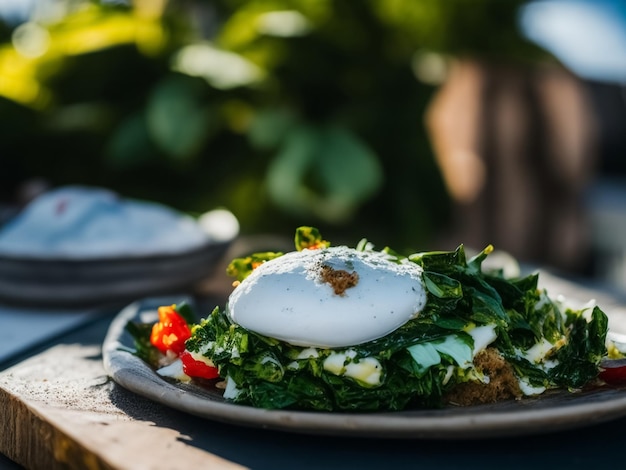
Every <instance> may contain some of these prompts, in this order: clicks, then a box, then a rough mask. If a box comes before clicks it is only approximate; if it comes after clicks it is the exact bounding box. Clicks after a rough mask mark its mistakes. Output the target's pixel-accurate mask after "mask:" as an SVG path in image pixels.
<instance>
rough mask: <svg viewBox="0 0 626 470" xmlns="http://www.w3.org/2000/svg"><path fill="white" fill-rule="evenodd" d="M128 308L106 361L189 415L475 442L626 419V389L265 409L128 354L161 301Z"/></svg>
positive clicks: (136, 388) (128, 384)
mask: <svg viewBox="0 0 626 470" xmlns="http://www.w3.org/2000/svg"><path fill="white" fill-rule="evenodd" d="M176 302H177V300H175V299H174V300H173V299H168V300H162V301H159V300H154V299H152V300H150V299H149V300H147V301H143V302H138V303H134V304H132V305H130V306H128V307H127V308H125V309H124V310H123V311H122V312H121V313H120V314H119V315H118V316H117V317H116V318H115V319H114V321H113V322H112V323H111V326H110V329H109V331H108V334H107V336H106V339H105V341H104V345H103V356H104V366H105V369H106V370H107V372H108V374H109V375H110V376H111V377H112V378H113V380H115V382H117V383H118V384H119V385H121V386H123V387H124V388H126V389H128V390H130V391H132V392H135V393H137V394H139V395H142V396H144V397H146V398H149V399H151V400H154V401H155V402H158V403H161V404H163V405H166V406H168V407H172V408H175V409H178V410H181V411H184V412H186V413H190V414H192V415H196V416H200V417H203V418H207V419H210V420H214V421H221V422H226V423H231V424H237V425H243V426H250V427H258V428H267V429H276V430H283V431H289V432H299V433H307V434H325V435H344V436H367V437H384V438H419V439H476V438H488V437H502V436H515V435H525V434H537V433H546V432H551V431H558V430H563V429H572V428H576V427H583V426H588V425H592V424H597V423H601V422H604V421H609V420H612V419H616V418H619V417H622V416H626V386H625V387H623V388H602V389H595V390H590V391H586V392H579V393H566V392H558V393H549V394H545V395H544V396H542V397H541V398H537V399H524V400H520V401H510V402H503V403H498V404H495V405H484V406H472V407H450V408H445V409H440V410H416V411H403V412H393V413H353V414H347V413H320V412H302V411H284V410H264V409H257V408H252V407H248V406H241V405H236V404H233V403H229V402H227V401H225V400H224V399H223V398H222V397H221V394H220V393H219V391H218V390H211V389H207V388H204V387H199V386H194V385H182V384H177V383H171V382H168V381H166V380H164V379H162V378H161V377H160V376H158V375H157V374H156V373H155V372H154V371H153V370H152V369H151V368H150V367H149V366H148V365H147V364H146V363H144V362H143V361H141V360H140V359H138V358H137V357H135V356H134V355H133V354H131V353H130V352H128V349H129V348H131V347H132V338H131V337H130V335H128V334H127V333H126V332H125V331H124V326H125V325H126V323H127V322H128V321H129V320H135V321H137V320H140V321H143V322H146V321H155V320H156V318H157V315H156V310H155V308H156V306H158V304H171V303H176Z"/></svg>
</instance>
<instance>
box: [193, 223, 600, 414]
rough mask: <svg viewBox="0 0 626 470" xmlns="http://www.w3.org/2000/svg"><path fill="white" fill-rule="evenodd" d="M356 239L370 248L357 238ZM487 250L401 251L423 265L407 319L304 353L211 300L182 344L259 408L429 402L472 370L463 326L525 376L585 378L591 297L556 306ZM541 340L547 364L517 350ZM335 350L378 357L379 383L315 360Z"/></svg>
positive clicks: (595, 317)
mask: <svg viewBox="0 0 626 470" xmlns="http://www.w3.org/2000/svg"><path fill="white" fill-rule="evenodd" d="M297 234H298V235H296V238H295V241H296V245H297V246H301V245H302V244H303V243H304V244H305V245H306V244H308V243H316V242H319V241H321V240H322V237H321V234H320V233H319V231H317V230H316V229H314V228H312V227H301V228H299V229H298V231H297ZM359 246H360V247H361V249H371V248H368V244H367V243H366V242H362V243H361V244H360V245H359ZM491 250H492V248H491V247H487V248H486V249H485V250H484V251H483V252H481V253H479V254H478V255H477V256H475V257H473V258H472V259H470V260H469V261H468V260H467V259H466V257H465V253H464V249H463V247H462V246H460V247H459V248H458V249H457V250H455V251H452V252H428V253H420V254H415V255H411V256H409V257H408V260H410V261H409V262H414V263H417V264H419V265H420V266H422V267H423V269H424V282H425V286H426V289H427V292H428V294H427V295H428V301H427V304H426V306H425V308H424V310H423V311H422V312H421V313H420V315H419V316H418V317H417V318H415V319H414V320H411V321H409V322H407V323H406V324H404V325H403V326H401V327H399V328H398V329H397V330H395V331H393V332H392V333H390V334H388V335H387V336H384V337H382V338H379V339H376V340H373V341H370V342H368V343H364V344H360V345H355V346H352V347H350V348H347V349H340V350H330V349H320V348H317V349H316V350H315V354H311V353H310V350H309V349H306V348H303V347H298V346H293V345H290V344H287V343H284V342H282V341H278V340H275V339H272V338H267V337H264V336H262V335H259V334H256V333H254V332H251V331H247V330H245V329H244V328H242V327H241V326H239V325H236V324H232V323H231V321H230V320H229V318H228V316H227V314H226V312H225V311H223V310H220V309H218V308H216V309H215V310H214V311H213V312H212V313H211V315H209V316H208V317H207V318H206V319H204V320H203V321H202V322H201V323H200V324H199V325H197V326H195V327H194V328H193V331H192V338H191V339H190V340H189V341H188V342H187V347H188V348H189V349H190V350H192V351H200V350H203V351H206V353H205V354H206V355H207V357H210V358H211V359H212V360H213V362H214V363H215V364H216V365H217V366H218V367H219V370H220V375H221V376H222V377H224V378H228V380H232V381H233V382H234V384H236V388H237V389H238V391H239V394H238V395H237V396H236V397H234V398H233V399H234V400H235V401H236V402H238V403H245V404H250V405H253V406H258V407H263V408H299V409H313V410H345V411H351V410H359V411H364V410H398V409H404V408H406V407H423V406H438V405H440V404H441V400H442V397H443V396H444V395H445V393H446V392H447V391H449V390H451V389H452V388H453V387H454V386H455V385H457V384H459V383H462V382H465V381H467V380H473V379H474V378H475V377H474V375H475V374H474V373H473V372H472V370H473V369H472V366H471V361H472V354H473V353H472V350H473V347H474V340H473V337H472V336H471V331H472V329H473V328H474V327H478V326H486V327H489V328H490V329H491V330H490V331H495V332H496V333H497V339H496V340H495V341H494V342H493V343H492V344H491V346H492V347H495V348H497V349H498V351H499V352H500V354H501V355H502V356H503V357H504V358H505V359H506V360H507V361H508V362H509V363H510V364H511V366H512V368H513V370H514V371H515V373H516V374H518V376H519V377H520V378H523V379H524V381H526V382H527V383H528V385H531V386H534V387H546V388H555V387H561V388H566V389H567V388H577V387H581V386H583V385H584V384H585V383H587V382H588V381H590V380H591V379H593V378H594V377H595V376H596V375H597V372H598V364H599V362H600V359H601V358H602V357H603V356H604V355H605V354H606V350H605V336H606V332H607V318H606V315H604V313H603V312H602V311H601V310H600V309H599V308H597V307H596V308H594V309H593V310H592V311H591V312H587V311H584V310H580V311H574V310H571V309H563V308H562V306H561V305H560V304H558V303H556V302H553V301H552V300H551V299H550V298H549V297H548V296H547V294H546V293H545V292H542V291H540V290H539V289H538V288H537V275H536V274H532V275H529V276H526V277H523V278H520V279H513V280H508V279H505V278H503V277H502V275H501V273H495V274H493V273H484V272H483V271H482V268H481V264H482V262H483V261H484V259H485V258H486V257H487V255H488V254H489V253H490V252H491ZM385 252H386V253H388V254H389V256H390V257H392V258H393V256H397V258H396V261H398V262H401V261H402V260H404V261H405V262H406V261H407V258H405V257H403V256H401V255H393V254H392V253H393V250H385ZM274 255H276V254H274ZM274 255H272V256H274ZM276 256H280V255H276ZM259 259H260V258H259ZM250 262H251V259H248V260H246V261H239V263H241V266H243V267H242V268H239V269H238V270H234V271H233V272H234V273H235V274H237V275H238V276H239V277H241V274H242V273H243V272H245V273H249V268H250V267H251V264H250ZM468 332H469V333H468ZM542 341H548V342H549V343H550V344H551V345H552V347H553V350H552V352H551V353H550V354H549V355H548V356H547V357H546V358H545V359H549V360H551V361H555V362H554V363H555V364H556V366H554V367H548V366H547V365H546V363H545V359H544V358H541V360H539V361H537V362H535V360H534V359H532V358H531V357H527V355H526V351H527V350H528V349H529V348H531V347H533V345H535V344H537V343H539V342H542ZM337 353H339V354H345V355H346V359H345V360H346V361H347V362H356V363H358V362H360V361H362V360H371V359H375V360H376V361H378V363H380V365H381V366H382V375H381V380H380V383H379V384H377V385H371V384H363V383H360V382H359V381H358V380H356V379H354V378H350V377H346V376H344V375H341V374H337V373H336V372H333V371H332V370H331V369H327V368H325V365H324V363H325V360H326V359H327V358H328V357H329V356H330V355H332V354H337ZM451 367H452V369H451Z"/></svg>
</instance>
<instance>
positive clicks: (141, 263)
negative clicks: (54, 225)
mask: <svg viewBox="0 0 626 470" xmlns="http://www.w3.org/2000/svg"><path fill="white" fill-rule="evenodd" d="M229 245H230V242H220V243H213V242H209V243H206V244H205V245H204V246H201V247H199V248H195V249H193V250H187V251H184V252H181V253H176V254H163V255H153V256H142V257H135V258H133V257H120V258H102V259H84V260H83V259H76V260H73V259H38V258H21V257H8V256H0V301H2V302H7V303H11V304H18V305H29V306H45V307H75V306H91V305H96V304H101V303H113V302H115V304H116V305H124V303H126V302H130V301H132V300H134V299H137V298H141V297H146V296H150V295H159V294H161V293H168V292H170V293H171V292H181V291H184V289H186V288H188V287H189V286H191V285H192V284H193V283H195V282H198V281H199V280H202V279H204V278H206V277H208V276H209V275H210V274H211V273H212V270H213V267H214V266H215V264H216V262H217V261H218V260H219V259H220V258H221V257H222V256H223V255H224V253H225V252H226V249H227V248H228V246H229Z"/></svg>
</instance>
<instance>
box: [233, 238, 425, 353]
mask: <svg viewBox="0 0 626 470" xmlns="http://www.w3.org/2000/svg"><path fill="white" fill-rule="evenodd" d="M426 298H427V296H426V289H425V287H424V283H423V280H422V269H421V267H420V266H418V265H417V264H415V263H413V262H411V261H408V260H402V261H396V260H394V259H392V258H391V257H390V256H389V255H387V254H385V253H383V252H378V251H373V250H366V251H359V250H356V249H353V248H348V247H345V246H336V247H329V248H322V249H304V250H302V251H295V252H290V253H287V254H285V255H283V256H280V257H278V258H275V259H272V260H270V261H267V262H265V263H263V264H262V265H260V266H259V267H257V268H256V269H255V270H254V271H252V273H251V274H250V275H249V276H248V277H247V278H246V279H244V280H243V281H242V282H241V283H240V284H239V285H238V286H237V287H236V288H235V290H234V291H233V292H232V294H231V295H230V297H229V300H228V303H227V314H228V316H229V317H230V319H231V320H232V321H233V322H234V323H237V324H239V325H241V326H242V327H244V328H246V329H248V330H251V331H254V332H256V333H258V334H261V335H264V336H268V337H271V338H276V339H279V340H282V341H285V342H287V343H290V344H293V345H295V346H304V347H320V348H342V347H348V346H354V345H358V344H362V343H365V342H368V341H372V340H375V339H378V338H381V337H383V336H386V335H387V334H389V333H391V332H393V331H394V330H396V329H397V328H399V327H400V326H402V325H404V324H405V323H406V322H408V321H409V320H411V319H413V318H416V317H417V316H418V315H419V313H420V312H421V311H422V309H423V308H424V306H425V304H426Z"/></svg>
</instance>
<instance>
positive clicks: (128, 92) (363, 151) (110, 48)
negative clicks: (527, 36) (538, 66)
mask: <svg viewBox="0 0 626 470" xmlns="http://www.w3.org/2000/svg"><path fill="white" fill-rule="evenodd" d="M51 3H56V4H62V3H63V2H51ZM65 3H66V5H65V7H66V8H65V9H64V10H63V11H62V14H60V15H59V14H58V11H57V14H56V15H53V16H52V17H45V16H43V17H33V18H32V19H31V21H29V22H27V23H25V24H19V25H10V24H7V25H2V28H0V39H1V40H2V44H0V142H2V144H1V147H0V158H1V165H2V167H1V170H0V171H1V176H0V182H1V183H2V188H3V189H2V191H3V192H2V197H3V198H5V199H8V198H9V197H10V195H11V194H12V193H11V191H13V190H14V189H15V187H16V185H17V184H18V183H19V182H20V181H23V180H26V179H29V178H32V177H44V178H46V179H47V180H48V181H49V182H50V183H51V184H53V185H55V186H56V185H64V184H76V183H80V184H89V185H98V186H105V187H109V188H112V189H114V190H117V191H119V192H120V193H122V194H123V195H125V196H129V197H136V198H145V199H153V200H157V201H161V202H163V203H166V204H169V205H171V206H173V207H176V208H178V209H180V210H184V211H187V212H190V213H199V212H203V211H205V210H208V209H211V208H214V207H216V206H225V207H227V208H229V209H230V210H232V211H233V212H234V213H235V214H236V215H237V217H238V218H239V219H240V222H241V224H242V229H243V231H244V232H258V231H277V232H280V233H291V232H292V230H293V227H294V226H298V225H316V226H318V227H320V228H321V229H322V230H323V233H326V234H329V235H328V236H329V237H332V236H335V237H339V238H346V239H348V240H349V241H351V242H355V241H356V238H355V237H360V236H362V235H367V236H368V237H370V238H371V239H372V241H374V242H375V243H377V242H378V240H377V239H376V238H377V237H378V236H379V235H380V237H379V239H380V240H384V242H382V241H381V242H380V243H389V244H391V245H392V246H394V247H397V248H399V249H405V248H407V249H415V248H418V247H423V245H424V244H425V243H427V242H428V241H429V240H431V239H432V237H433V235H434V234H435V233H436V230H437V229H438V227H441V226H442V225H443V224H445V222H446V218H447V213H448V198H447V195H446V193H445V190H444V187H443V184H442V182H441V179H440V177H439V172H438V170H437V168H436V165H435V162H434V158H433V155H432V153H431V150H430V146H429V142H428V138H427V136H426V134H425V130H424V127H423V123H422V116H423V112H424V109H425V107H426V106H427V104H428V102H429V99H430V97H431V95H432V93H433V90H434V89H435V88H434V87H435V84H433V83H424V82H420V81H419V80H418V79H417V78H416V76H415V73H414V70H413V68H412V64H414V61H415V58H416V57H417V56H418V55H419V54H420V53H422V52H436V53H439V54H444V56H446V57H447V56H463V55H473V56H486V57H489V59H490V60H499V59H505V60H529V59H531V60H532V59H533V58H534V57H537V55H538V54H539V52H538V51H536V50H535V49H534V48H532V47H531V46H529V45H528V44H527V43H526V42H524V41H523V40H522V39H521V38H520V36H519V34H518V32H517V28H516V25H515V13H516V9H517V7H518V5H519V3H520V2H519V1H514V0H511V1H499V0H457V1H440V0H419V1H418V0H358V1H347V0H248V1H242V0H215V1H213V2H205V1H199V0H198V1H192V0H187V1H182V0H181V1H170V2H169V3H168V2H165V0H163V1H156V0H155V1H151V0H137V1H135V2H134V3H133V4H132V5H124V4H123V2H114V3H110V4H107V3H101V2H95V1H91V2H88V1H84V2H77V1H72V2H70V1H67V2H65ZM335 234H336V235H335ZM335 240H336V238H335ZM336 241H339V240H336Z"/></svg>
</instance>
